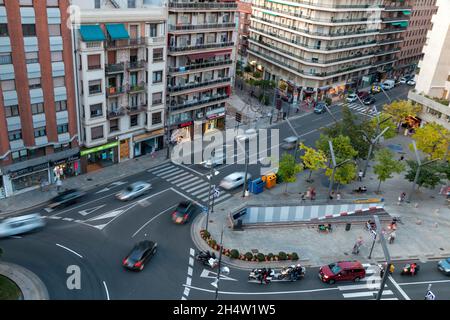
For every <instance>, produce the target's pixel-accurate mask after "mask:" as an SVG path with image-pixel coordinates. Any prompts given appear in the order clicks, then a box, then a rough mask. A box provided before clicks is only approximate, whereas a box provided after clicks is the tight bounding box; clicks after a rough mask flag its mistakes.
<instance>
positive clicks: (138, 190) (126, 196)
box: [116, 181, 152, 201]
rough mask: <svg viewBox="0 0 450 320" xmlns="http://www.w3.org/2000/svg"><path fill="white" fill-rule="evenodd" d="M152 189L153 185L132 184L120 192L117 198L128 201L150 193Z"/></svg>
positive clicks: (143, 183)
mask: <svg viewBox="0 0 450 320" xmlns="http://www.w3.org/2000/svg"><path fill="white" fill-rule="evenodd" d="M151 189H152V185H151V184H150V183H147V182H143V181H137V182H134V183H132V184H130V185H129V186H128V187H126V188H125V189H123V190H122V191H120V192H119V193H118V194H116V198H117V199H119V200H121V201H127V200H131V199H134V198H136V197H139V196H140V195H143V194H144V193H146V192H148V191H150V190H151Z"/></svg>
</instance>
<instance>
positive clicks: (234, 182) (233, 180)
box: [220, 172, 252, 190]
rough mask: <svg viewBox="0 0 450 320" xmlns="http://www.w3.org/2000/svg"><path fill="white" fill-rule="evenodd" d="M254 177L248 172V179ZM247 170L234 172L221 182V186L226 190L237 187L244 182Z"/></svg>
mask: <svg viewBox="0 0 450 320" xmlns="http://www.w3.org/2000/svg"><path fill="white" fill-rule="evenodd" d="M251 178H252V176H251V174H250V173H247V181H248V180H250V179H251ZM244 179H245V172H234V173H232V174H230V175H228V176H226V177H225V178H223V179H222V181H221V182H220V187H222V188H223V189H225V190H231V189H235V188H237V187H239V186H242V185H243V184H244Z"/></svg>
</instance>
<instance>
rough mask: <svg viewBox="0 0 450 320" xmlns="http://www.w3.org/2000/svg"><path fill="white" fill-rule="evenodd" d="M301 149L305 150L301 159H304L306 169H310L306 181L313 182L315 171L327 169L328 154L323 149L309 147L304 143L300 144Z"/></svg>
mask: <svg viewBox="0 0 450 320" xmlns="http://www.w3.org/2000/svg"><path fill="white" fill-rule="evenodd" d="M299 149H300V150H304V151H305V153H304V154H303V155H302V156H301V157H300V159H301V160H302V161H303V166H304V169H309V177H308V179H307V180H306V181H308V182H311V175H312V172H313V171H317V170H319V169H325V168H326V167H327V166H326V163H327V156H326V155H325V153H324V152H323V151H322V150H316V149H314V148H310V147H307V146H305V145H304V144H303V143H301V144H300V147H299Z"/></svg>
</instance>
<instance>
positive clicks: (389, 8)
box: [384, 5, 412, 11]
mask: <svg viewBox="0 0 450 320" xmlns="http://www.w3.org/2000/svg"><path fill="white" fill-rule="evenodd" d="M384 10H385V11H403V10H412V6H397V7H396V6H389V5H388V6H385V7H384Z"/></svg>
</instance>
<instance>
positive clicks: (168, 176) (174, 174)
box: [158, 170, 185, 181]
mask: <svg viewBox="0 0 450 320" xmlns="http://www.w3.org/2000/svg"><path fill="white" fill-rule="evenodd" d="M181 173H185V171H183V170H175V171H172V172H171V173H168V174H160V175H158V176H159V177H160V178H163V179H165V180H167V181H170V179H176V178H177V176H178V175H180V174H181Z"/></svg>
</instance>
